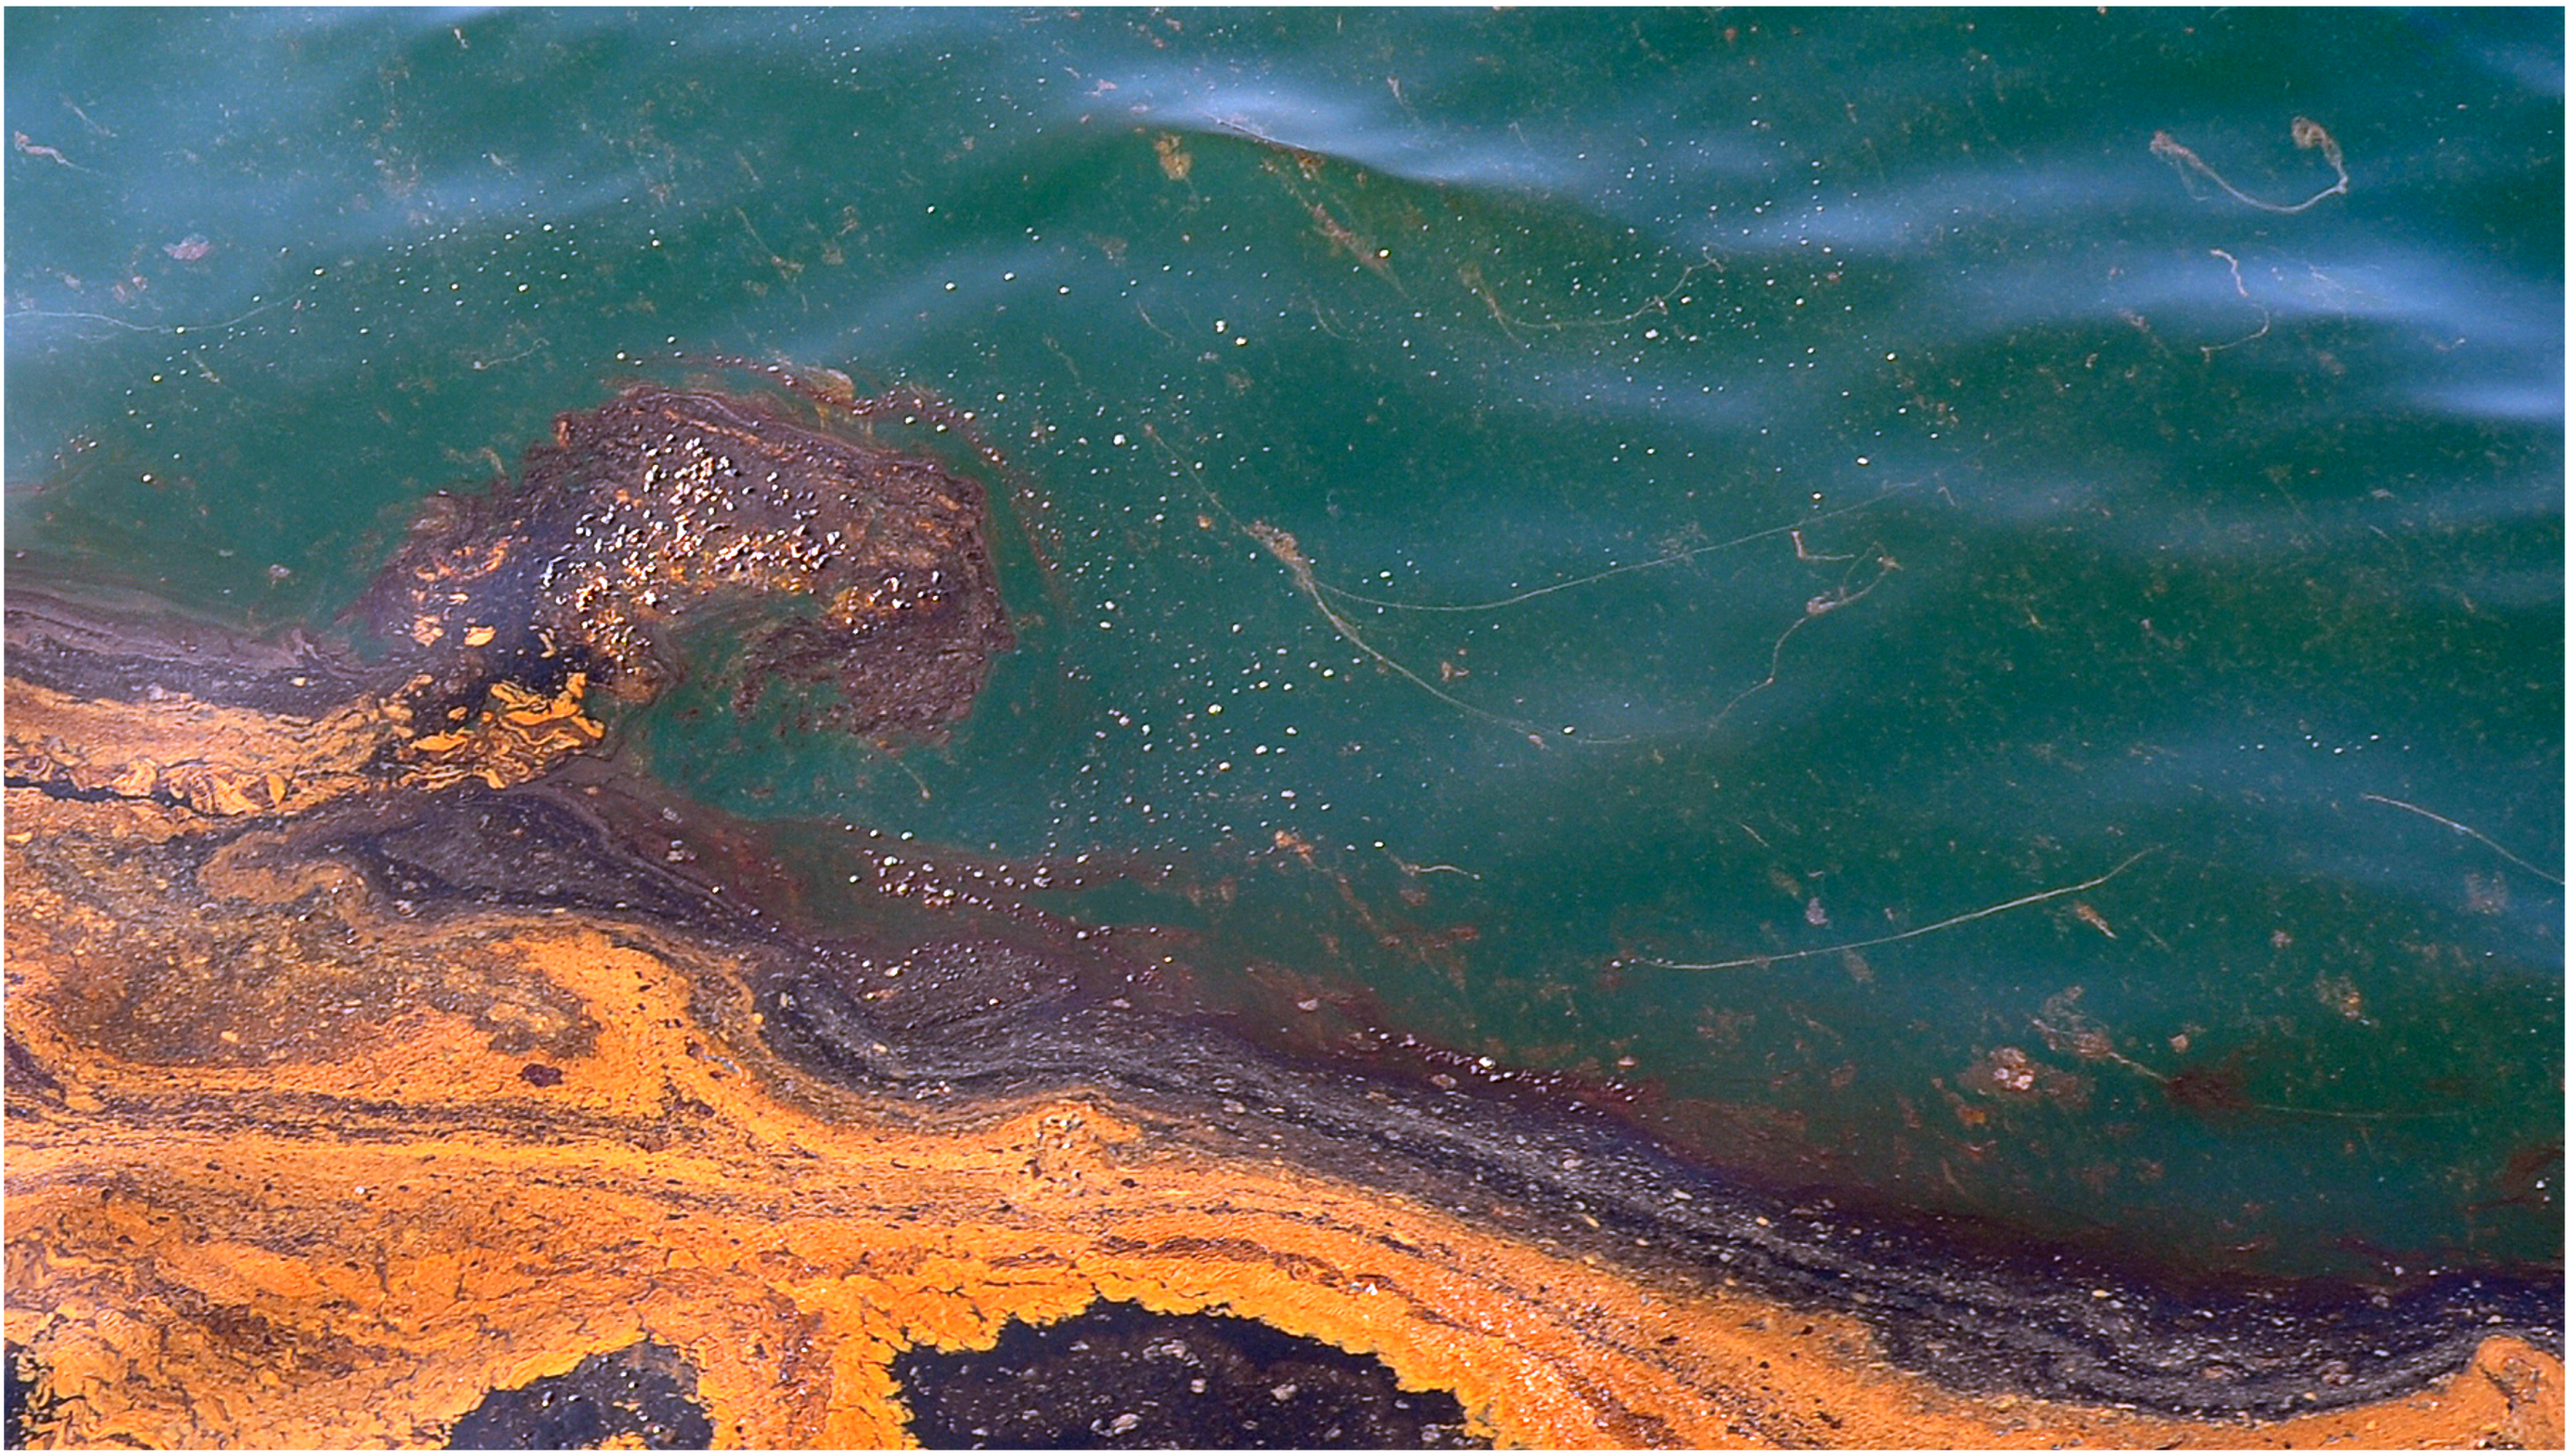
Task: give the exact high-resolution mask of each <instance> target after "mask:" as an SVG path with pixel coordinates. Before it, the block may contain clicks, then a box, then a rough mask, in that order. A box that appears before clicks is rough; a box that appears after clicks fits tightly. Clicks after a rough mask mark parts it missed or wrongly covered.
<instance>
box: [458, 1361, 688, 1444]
mask: <svg viewBox="0 0 2572 1456" xmlns="http://www.w3.org/2000/svg"><path fill="white" fill-rule="evenodd" d="M695 1387H696V1372H695V1370H694V1369H692V1368H691V1367H690V1366H689V1365H688V1362H687V1361H686V1360H685V1359H683V1358H681V1357H680V1355H679V1352H678V1351H676V1350H673V1349H670V1348H668V1347H667V1346H664V1345H656V1344H651V1343H649V1342H646V1343H643V1344H639V1345H628V1346H626V1347H625V1348H624V1349H621V1350H618V1351H616V1352H615V1353H613V1354H608V1355H592V1356H590V1357H589V1358H588V1359H586V1360H583V1361H581V1362H580V1363H579V1364H578V1365H576V1366H574V1367H573V1368H572V1370H571V1371H570V1373H568V1374H564V1375H548V1376H546V1377H545V1378H543V1379H541V1380H535V1381H530V1382H529V1383H527V1384H525V1385H522V1386H519V1387H518V1388H516V1389H514V1390H494V1391H492V1392H491V1393H490V1394H489V1395H486V1396H484V1397H482V1403H481V1404H480V1405H477V1406H475V1407H473V1409H472V1410H470V1411H468V1412H466V1413H465V1415H464V1417H463V1418H462V1419H461V1420H458V1421H457V1422H456V1423H455V1429H454V1431H453V1432H452V1433H451V1434H449V1435H448V1437H447V1439H446V1446H447V1449H448V1450H451V1451H576V1450H582V1449H591V1448H597V1447H603V1446H607V1445H611V1444H613V1445H620V1446H629V1447H630V1446H634V1445H638V1444H639V1445H640V1446H641V1447H642V1448H643V1449H645V1450H650V1451H689V1450H703V1449H705V1448H706V1447H707V1446H708V1445H710V1444H712V1442H713V1441H714V1434H715V1427H714V1421H713V1419H712V1418H711V1417H709V1416H708V1415H707V1414H706V1409H705V1407H704V1406H703V1405H701V1404H699V1403H698V1401H697V1398H696V1393H695Z"/></svg>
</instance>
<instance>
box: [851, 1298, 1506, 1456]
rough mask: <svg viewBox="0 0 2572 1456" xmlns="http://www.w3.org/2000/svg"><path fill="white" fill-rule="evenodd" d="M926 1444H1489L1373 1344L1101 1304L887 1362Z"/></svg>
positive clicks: (1449, 1399)
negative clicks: (961, 1348) (1358, 1348)
mask: <svg viewBox="0 0 2572 1456" xmlns="http://www.w3.org/2000/svg"><path fill="white" fill-rule="evenodd" d="M893 1368H894V1378H895V1379H896V1380H897V1381H899V1382H901V1385H902V1392H903V1399H904V1401H905V1402H906V1403H907V1404H909V1406H910V1407H911V1413H912V1414H911V1433H912V1435H913V1437H914V1438H916V1439H917V1440H918V1441H919V1442H920V1443H921V1444H922V1445H923V1446H926V1447H929V1448H930V1449H932V1450H958V1449H979V1448H986V1447H1016V1448H1021V1449H1025V1448H1035V1449H1054V1450H1064V1449H1084V1448H1091V1449H1095V1448H1104V1449H1113V1450H1170V1449H1197V1450H1242V1449H1263V1448H1286V1449H1302V1450H1412V1451H1418V1450H1439V1451H1452V1450H1460V1449H1468V1448H1481V1447H1488V1446H1489V1445H1490V1444H1491V1443H1490V1442H1488V1441H1482V1440H1476V1439H1472V1438H1470V1437H1469V1436H1467V1435H1466V1433H1465V1410H1464V1407H1463V1406H1462V1405H1460V1404H1459V1403H1458V1402H1457V1400H1456V1397H1455V1396H1454V1395H1451V1394H1449V1393H1448V1392H1446V1391H1443V1390H1434V1391H1427V1392H1421V1391H1407V1390H1404V1389H1402V1388H1401V1387H1400V1386H1399V1385H1397V1384H1396V1383H1395V1381H1394V1374H1393V1371H1392V1370H1391V1369H1390V1368H1388V1367H1387V1366H1386V1365H1385V1364H1384V1362H1383V1361H1381V1360H1378V1359H1376V1358H1374V1357H1373V1356H1370V1355H1352V1354H1350V1353H1348V1352H1347V1351H1345V1350H1342V1349H1338V1348H1336V1347H1334V1346H1331V1345H1326V1344H1324V1343H1322V1342H1321V1341H1319V1340H1309V1339H1303V1338H1301V1337H1298V1336H1295V1335H1290V1334H1286V1333H1284V1332H1282V1331H1280V1330H1277V1329H1275V1328H1272V1327H1271V1326H1269V1325H1265V1324H1262V1323H1260V1322H1258V1321H1257V1320H1250V1319H1239V1318H1235V1317H1233V1316H1231V1315H1219V1314H1192V1315H1167V1314H1154V1313H1151V1312H1150V1311H1148V1310H1146V1309H1144V1308H1143V1307H1142V1306H1141V1305H1139V1304H1128V1303H1119V1302H1108V1303H1101V1304H1097V1305H1094V1306H1092V1307H1091V1308H1089V1309H1088V1310H1086V1311H1084V1312H1082V1313H1080V1314H1077V1315H1074V1316H1072V1317H1071V1318H1069V1319H1066V1320H1062V1321H1060V1322H1058V1323H1054V1324H1046V1325H1034V1326H1030V1325H1025V1324H1020V1323H1016V1322H1012V1323H1010V1324H1009V1325H1008V1326H1007V1327H1006V1328H1004V1329H1003V1330H1001V1332H1000V1339H999V1343H998V1344H997V1345H996V1346H995V1347H993V1348H991V1349H988V1350H974V1351H967V1352H965V1353H963V1354H945V1353H941V1352H938V1351H934V1350H913V1351H911V1352H909V1353H907V1354H904V1355H901V1356H898V1357H897V1358H896V1359H895V1361H894V1367H893Z"/></svg>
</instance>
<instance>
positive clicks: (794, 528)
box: [366, 385, 1012, 737]
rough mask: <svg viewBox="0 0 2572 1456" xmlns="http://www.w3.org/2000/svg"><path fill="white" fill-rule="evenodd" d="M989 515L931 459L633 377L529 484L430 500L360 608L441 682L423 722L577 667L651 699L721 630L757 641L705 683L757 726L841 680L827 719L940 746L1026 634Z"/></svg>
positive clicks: (623, 692) (561, 443) (554, 679)
mask: <svg viewBox="0 0 2572 1456" xmlns="http://www.w3.org/2000/svg"><path fill="white" fill-rule="evenodd" d="M906 397H908V396H906ZM893 407H895V406H892V405H888V406H887V408H888V409H891V408H893ZM844 412H846V413H848V414H850V415H851V416H852V417H858V416H863V414H864V413H866V412H867V403H866V402H865V401H852V402H851V403H850V404H848V405H847V406H846V407H845V411H844ZM985 516H986V505H985V501H984V496H983V491H982V487H981V486H980V485H978V484H976V483H975V482H973V481H972V480H970V479H967V478H965V477H964V476H962V475H960V474H957V473H955V472H954V471H953V470H951V469H949V468H948V467H947V466H946V465H944V464H942V463H940V462H939V461H937V460H935V459H933V458H930V457H928V456H925V455H917V454H908V453H904V452H902V451H899V450H896V449H892V448H889V447H887V446H884V445H881V444H878V443H876V442H874V441H872V440H867V439H859V438H850V437H843V436H841V435H839V434H835V433H831V432H828V431H826V430H823V429H820V428H816V427H814V426H811V425H808V424H805V423H802V422H799V421H797V420H795V419H790V418H789V417H788V416H787V414H786V413H785V410H784V406H783V405H782V404H780V403H777V402H774V401H771V400H767V399H762V398H755V397H741V396H734V395H729V394H722V393H716V392H711V391H693V390H679V389H665V388H658V387H653V386H649V385H637V386H635V387H633V388H629V389H627V390H626V391H625V392H623V393H622V394H619V395H618V396H617V397H616V398H614V399H612V400H610V401H609V402H607V403H606V404H604V405H601V406H600V407H598V408H596V409H589V410H575V411H571V412H568V413H565V414H562V415H561V416H559V417H557V418H556V420H555V421H554V438H553V439H552V441H551V442H549V443H544V444H539V445H537V446H535V447H534V448H532V449H530V450H529V451H528V452H527V458H526V462H525V464H524V466H523V468H522V470H521V472H520V475H519V478H518V479H516V480H515V481H506V480H502V481H494V482H493V484H492V486H491V488H490V489H489V490H488V491H486V492H483V493H479V494H458V493H451V492H441V493H439V494H437V495H434V496H431V497H430V498H429V500H428V502H427V503H426V504H425V505H424V506H423V507H422V509H421V510H420V512H419V513H418V515H417V517H416V518H415V520H414V521H413V523H412V527H411V533H410V537H409V539H408V541H406V542H405V543H404V545H403V546H402V548H401V550H400V551H399V552H398V553H397V554H396V555H395V556H394V558H393V560H392V561H391V562H390V563H389V564H388V565H386V567H385V568H384V570H383V572H382V573H381V575H379V576H378V577H377V578H376V581H375V584H374V586H373V588H372V589H371V591H370V592H369V594H368V598H367V603H366V607H367V611H368V614H369V616H370V617H371V619H372V622H373V625H374V627H375V629H376V630H377V631H378V632H379V633H381V634H382V635H383V637H384V638H385V640H386V641H387V642H389V643H391V644H393V646H394V648H395V652H396V660H407V661H409V662H411V663H413V664H414V665H416V666H418V667H420V668H422V669H424V670H426V671H427V672H428V673H430V674H431V676H432V679H433V681H432V682H431V683H430V684H429V685H428V686H427V687H426V688H425V689H423V690H422V692H421V694H420V696H419V697H418V698H416V699H414V704H415V706H417V707H419V708H421V709H423V710H425V712H424V715H423V719H422V722H423V726H426V727H430V728H435V727H438V726H441V725H442V724H444V723H445V722H447V721H449V720H452V721H454V722H461V721H463V719H464V718H465V717H466V716H469V715H470V713H471V712H472V711H474V710H475V709H476V708H477V707H478V705H479V702H480V700H481V698H482V696H483V695H484V694H485V693H486V692H487V690H488V688H489V686H490V685H491V684H492V683H494V682H509V683H514V684H517V685H518V686H520V687H524V688H528V689H532V690H534V691H537V692H540V693H545V694H550V693H553V692H555V691H558V690H560V688H561V687H562V686H563V684H564V683H565V682H566V681H567V680H568V678H569V675H570V674H571V673H573V672H575V671H578V672H586V673H588V674H590V675H591V678H592V680H594V681H596V682H598V683H600V684H601V685H603V686H605V687H607V688H609V689H611V690H612V691H614V692H615V693H616V694H617V695H618V696H620V697H622V698H625V699H627V700H629V701H637V700H641V699H645V698H649V697H651V696H653V695H654V694H656V693H657V692H658V691H659V690H660V689H661V688H663V687H664V686H666V685H668V684H669V683H670V682H672V681H675V680H676V679H677V678H678V677H679V676H680V675H681V674H682V672H683V671H684V670H685V669H684V668H683V666H682V658H683V655H688V654H684V653H683V649H682V646H681V644H680V642H679V640H678V639H679V638H680V637H681V636H682V635H683V634H687V633H692V632H698V631H714V632H719V633H725V632H730V633H740V634H742V635H741V640H740V642H739V644H738V648H737V650H734V651H729V652H726V653H724V654H721V665H720V666H716V667H713V668H712V669H711V670H715V671H719V672H722V673H723V674H725V678H724V681H725V683H726V685H727V686H728V687H729V688H730V690H731V696H732V698H733V704H734V707H735V708H736V709H737V710H739V711H741V712H744V713H747V712H749V711H750V709H752V708H753V707H755V706H756V705H757V703H758V700H759V698H760V696H761V694H762V693H763V692H764V691H765V690H766V689H767V688H768V687H769V686H770V685H771V684H773V683H775V682H779V681H793V682H803V683H813V684H826V685H831V686H835V687H836V688H837V697H836V700H826V701H819V702H817V703H815V704H814V705H813V708H812V710H811V712H810V714H809V716H810V717H812V718H814V719H816V720H819V721H822V722H826V723H829V724H832V725H834V726H837V727H840V728H843V729H846V730H847V731H849V732H853V733H859V734H870V735H872V734H887V733H898V734H909V735H915V736H927V737H935V736H936V735H937V734H938V733H940V732H941V731H943V730H944V728H945V727H946V725H947V724H949V723H952V722H954V721H955V720H956V719H958V718H960V717H962V716H964V712H965V711H966V709H968V708H969V707H971V705H972V702H973V698H974V696H975V695H976V694H977V693H979V692H980V690H981V687H982V683H983V680H984V678H985V677H986V676H987V675H988V672H989V667H990V659H991V658H992V657H993V656H994V655H995V654H997V653H999V652H1002V651H1005V650H1006V649H1007V648H1008V647H1009V646H1010V644H1011V641H1012V638H1011V634H1010V631H1009V627H1008V618H1007V613H1006V612H1005V610H1004V609H1003V607H1002V606H1001V603H1000V594H999V586H998V582H997V578H996V576H995V574H994V572H993V570H992V565H991V554H990V549H989V546H988V544H987V542H986V541H985V539H984V523H985ZM695 655H697V656H699V657H700V658H711V657H712V656H713V654H695ZM705 665H707V664H706V663H705V662H704V661H701V663H700V666H705Z"/></svg>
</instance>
